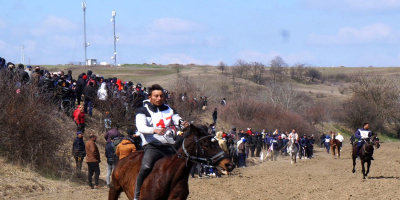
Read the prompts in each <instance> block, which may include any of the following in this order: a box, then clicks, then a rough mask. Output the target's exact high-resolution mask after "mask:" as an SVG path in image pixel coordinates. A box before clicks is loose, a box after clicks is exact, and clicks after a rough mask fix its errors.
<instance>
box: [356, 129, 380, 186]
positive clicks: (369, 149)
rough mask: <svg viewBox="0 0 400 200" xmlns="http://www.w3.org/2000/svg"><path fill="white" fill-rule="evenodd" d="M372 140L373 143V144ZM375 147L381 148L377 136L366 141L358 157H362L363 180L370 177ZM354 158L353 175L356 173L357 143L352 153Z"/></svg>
mask: <svg viewBox="0 0 400 200" xmlns="http://www.w3.org/2000/svg"><path fill="white" fill-rule="evenodd" d="M371 140H372V142H371ZM374 145H376V148H377V149H378V148H379V147H380V144H379V139H378V138H377V136H376V135H373V136H372V137H371V138H370V139H365V143H364V145H363V146H362V147H361V149H360V152H359V153H358V155H359V156H360V160H361V166H362V174H363V179H365V177H366V176H367V175H368V173H369V168H370V167H371V158H372V155H373V154H374ZM352 158H353V171H352V172H353V173H355V172H356V169H355V167H356V159H357V142H356V143H355V144H354V145H353V153H352ZM365 163H367V172H365V167H364V164H365Z"/></svg>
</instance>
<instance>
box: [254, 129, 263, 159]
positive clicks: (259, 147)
mask: <svg viewBox="0 0 400 200" xmlns="http://www.w3.org/2000/svg"><path fill="white" fill-rule="evenodd" d="M256 138H257V140H256V157H260V153H261V150H262V147H263V140H262V136H261V134H259V133H258V132H256Z"/></svg>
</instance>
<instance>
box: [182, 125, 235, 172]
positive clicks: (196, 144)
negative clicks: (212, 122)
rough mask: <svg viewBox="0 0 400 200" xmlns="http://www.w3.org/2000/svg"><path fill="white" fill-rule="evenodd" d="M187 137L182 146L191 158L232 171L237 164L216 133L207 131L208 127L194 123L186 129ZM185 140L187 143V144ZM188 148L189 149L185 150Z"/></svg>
mask: <svg viewBox="0 0 400 200" xmlns="http://www.w3.org/2000/svg"><path fill="white" fill-rule="evenodd" d="M184 133H185V139H184V141H183V144H182V148H183V151H184V153H185V154H186V156H188V157H189V159H191V160H194V161H197V162H202V163H205V164H209V165H214V166H216V165H219V166H220V167H222V168H223V169H224V170H226V171H228V172H230V171H232V170H233V169H234V168H235V165H234V164H233V163H232V161H231V160H230V159H228V155H226V153H225V152H224V151H223V150H222V149H221V147H220V146H219V144H218V141H217V140H216V139H215V138H214V135H212V134H209V133H208V132H207V127H206V126H204V127H196V126H194V125H193V124H191V125H190V126H188V127H186V128H185V129H184ZM185 140H187V143H186V144H185ZM185 149H187V150H185Z"/></svg>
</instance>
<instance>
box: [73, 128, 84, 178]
mask: <svg viewBox="0 0 400 200" xmlns="http://www.w3.org/2000/svg"><path fill="white" fill-rule="evenodd" d="M76 134H77V137H76V138H75V140H74V143H73V146H72V155H73V156H74V158H75V162H76V171H77V172H80V171H81V170H82V162H83V158H85V156H86V151H85V142H84V141H83V134H82V132H81V131H77V132H76Z"/></svg>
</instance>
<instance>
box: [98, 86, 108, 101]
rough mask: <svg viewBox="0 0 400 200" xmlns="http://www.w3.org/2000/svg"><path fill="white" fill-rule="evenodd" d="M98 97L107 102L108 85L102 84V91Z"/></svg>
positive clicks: (99, 91)
mask: <svg viewBox="0 0 400 200" xmlns="http://www.w3.org/2000/svg"><path fill="white" fill-rule="evenodd" d="M97 97H99V100H102V101H105V100H107V90H106V83H101V86H100V89H99V90H98V91H97Z"/></svg>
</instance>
